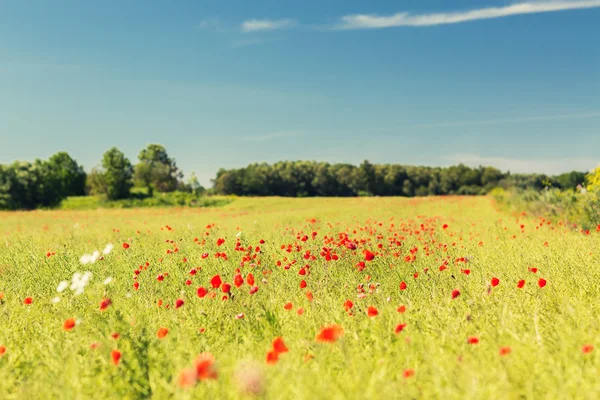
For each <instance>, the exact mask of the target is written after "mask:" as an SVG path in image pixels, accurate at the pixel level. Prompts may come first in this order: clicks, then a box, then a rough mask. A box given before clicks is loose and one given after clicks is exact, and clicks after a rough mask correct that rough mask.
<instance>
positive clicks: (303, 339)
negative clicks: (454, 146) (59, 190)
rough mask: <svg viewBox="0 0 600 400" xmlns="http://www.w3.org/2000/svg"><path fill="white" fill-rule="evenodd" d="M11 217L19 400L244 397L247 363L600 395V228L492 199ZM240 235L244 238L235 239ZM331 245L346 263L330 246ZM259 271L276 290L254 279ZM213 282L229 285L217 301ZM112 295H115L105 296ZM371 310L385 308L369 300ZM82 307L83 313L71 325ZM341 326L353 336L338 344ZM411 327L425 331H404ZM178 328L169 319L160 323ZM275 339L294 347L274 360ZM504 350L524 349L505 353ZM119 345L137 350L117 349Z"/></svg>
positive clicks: (274, 384) (5, 391)
mask: <svg viewBox="0 0 600 400" xmlns="http://www.w3.org/2000/svg"><path fill="white" fill-rule="evenodd" d="M0 221H1V224H0V233H1V234H2V244H1V245H2V247H0V292H2V293H3V295H0V296H3V298H2V300H1V302H2V304H1V305H0V319H1V320H0V323H1V326H2V329H0V346H5V348H6V350H5V352H4V354H3V355H1V356H0V382H2V384H1V385H0V398H2V399H5V398H6V399H10V398H15V399H17V398H18V399H21V398H61V399H62V398H146V397H150V396H152V397H155V398H207V397H208V398H218V399H223V398H239V397H243V396H244V394H243V389H240V386H243V387H245V390H246V391H248V390H249V389H248V385H245V386H244V385H243V383H247V380H248V379H249V378H248V376H249V375H248V374H249V372H248V371H247V370H248V369H249V370H251V372H252V373H253V374H254V375H252V376H253V379H255V380H257V381H259V382H260V383H262V388H263V391H262V392H261V394H260V396H264V397H265V398H286V399H290V398H293V399H302V398H306V399H312V398H327V399H332V398H357V399H358V398H360V399H365V398H460V399H464V398H477V399H481V398H574V397H578V398H596V397H597V396H598V393H599V392H600V387H599V386H600V384H599V383H598V379H597V377H598V374H599V373H600V370H599V369H598V362H599V360H598V356H597V351H596V350H592V351H589V350H590V348H589V347H588V348H587V350H586V352H584V351H583V346H585V345H596V346H597V345H598V339H597V338H598V333H599V332H600V329H599V328H600V320H599V318H598V305H597V299H598V298H599V296H600V286H599V283H598V282H600V279H599V278H600V268H598V267H599V265H600V257H598V255H597V253H598V248H599V246H600V234H597V233H595V232H593V233H592V234H590V235H585V234H582V233H580V232H577V231H571V230H568V229H567V228H565V227H563V226H559V225H555V224H548V223H547V222H545V221H543V220H540V219H533V218H529V217H519V218H518V219H517V217H515V216H511V215H508V214H505V213H501V212H500V211H497V210H496V208H495V207H494V205H493V203H492V200H491V199H489V198H485V197H479V198H468V197H466V198H461V197H447V198H415V199H399V198H352V199H322V198H321V199H319V198H316V199H289V198H239V199H237V200H236V201H234V202H233V203H231V204H228V205H226V206H224V207H217V208H199V209H196V208H168V209H167V208H151V209H131V210H108V209H107V210H95V211H67V210H57V211H34V212H21V213H2V214H0ZM213 224H214V225H213ZM445 224H447V228H446V229H444V225H445ZM209 225H210V227H209ZM521 225H523V227H521ZM240 232H241V233H240ZM313 232H316V235H315V236H314V238H313ZM207 233H208V235H207ZM345 234H347V235H348V238H349V240H350V241H354V240H355V239H356V244H355V245H356V247H357V248H356V249H355V250H351V247H352V246H347V245H346V244H345V243H347V242H346V241H344V240H343V238H344V235H345ZM305 236H306V241H303V238H304V237H305ZM219 238H222V239H225V242H224V243H223V244H222V245H221V246H217V240H218V239H219ZM238 239H239V241H240V245H239V246H238V247H243V249H244V251H240V250H238V251H236V250H235V247H236V240H238ZM261 240H264V243H263V244H261V243H260V241H261ZM203 241H205V243H204V244H202V243H203ZM108 243H112V244H114V249H113V250H112V251H111V252H110V253H109V254H107V255H104V256H103V257H104V259H103V260H100V259H98V260H97V261H96V262H95V263H93V264H87V265H82V264H81V263H80V258H81V256H82V255H84V254H91V253H92V252H94V251H95V250H98V251H99V252H100V253H101V252H102V250H103V249H104V248H105V246H106V244H108ZM123 243H127V244H128V245H129V248H127V249H125V248H124V247H123ZM398 243H401V245H399V244H398ZM379 244H381V248H378V247H379V246H378V245H379ZM257 247H259V249H258V251H257ZM282 247H283V248H282ZM415 248H416V249H417V250H416V251H415V250H414V249H415ZM175 249H177V251H175ZM288 249H289V250H290V251H289V252H288ZM327 249H329V251H327ZM364 249H368V250H370V251H372V252H373V253H374V254H375V258H374V259H373V261H370V262H369V261H365V257H364V254H363V250H364ZM411 249H412V250H413V252H411ZM307 251H308V252H309V253H308V255H307ZM217 252H218V253H225V254H226V258H224V257H218V258H216V257H215V253H217ZM53 253H54V254H53ZM327 253H329V257H327ZM203 254H208V256H207V257H206V258H203ZM332 255H336V256H337V258H338V259H337V260H334V259H332V260H331V261H327V260H326V259H327V258H331V256H332ZM254 256H256V257H254ZM411 256H414V257H415V260H414V261H410V257H411ZM244 257H246V259H247V261H245V262H244V263H243V266H242V265H241V262H242V260H243V258H244ZM248 258H249V260H248ZM333 258H335V257H333ZM184 259H185V261H184ZM407 260H408V261H407ZM446 260H447V261H446ZM294 261H295V262H294ZM445 261H446V262H445ZM259 262H260V264H259ZM360 262H365V268H364V269H363V270H362V271H359V269H360V268H357V265H358V264H359V263H360ZM146 263H148V268H147V269H145V268H141V272H139V275H137V279H136V280H134V276H136V275H135V271H136V270H137V271H140V266H145V265H146ZM278 264H279V265H278ZM288 265H289V266H290V267H289V269H286V266H288ZM305 265H309V268H308V273H307V274H306V275H300V274H299V271H300V269H301V268H302V267H304V266H305ZM443 265H446V266H447V267H446V268H440V267H442V266H443ZM193 268H196V269H197V273H196V274H195V275H191V274H190V270H191V269H193ZM237 268H239V269H240V273H241V274H242V276H243V277H244V283H243V285H241V286H240V287H239V288H237V287H236V286H235V285H234V276H235V274H236V269H237ZM531 268H537V271H536V272H535V273H534V272H532V270H531ZM440 269H441V270H440ZM465 270H469V271H470V273H469V274H468V275H467V274H466V273H465ZM84 271H91V272H92V278H91V279H90V281H89V283H88V284H87V286H85V290H84V293H83V294H81V295H79V296H76V295H75V293H74V292H73V291H72V290H71V289H70V288H67V289H66V290H65V291H64V292H62V293H58V292H57V290H56V289H57V286H58V285H59V283H60V282H61V281H63V280H66V281H69V283H71V282H72V277H73V274H74V273H76V272H84ZM461 271H462V272H461ZM249 273H251V274H253V275H254V277H255V285H256V286H258V288H259V289H258V292H256V293H254V294H252V295H251V294H250V293H249V292H250V289H251V287H252V286H251V285H248V283H247V281H246V278H247V276H248V274H249ZM159 274H161V275H163V278H164V279H163V280H162V281H159V280H157V277H158V275H159ZM216 274H219V275H220V277H221V278H222V280H223V281H224V282H227V283H229V284H231V285H232V289H231V293H230V294H229V295H228V297H229V298H228V300H227V301H222V300H221V298H222V296H224V294H223V292H222V290H221V288H219V289H212V287H211V283H210V281H211V278H212V277H213V276H214V275H216ZM415 274H418V275H416V278H415ZM108 277H112V278H113V279H112V281H111V282H110V283H108V284H106V285H105V284H104V281H105V279H106V278H108ZM494 277H496V278H498V279H499V284H498V285H497V286H495V287H492V286H491V280H492V278H494ZM540 278H543V279H545V280H546V282H547V284H546V286H544V287H540V286H539V285H538V281H539V279H540ZM188 279H189V280H191V284H190V285H187V284H186V280H188ZM302 280H305V281H306V284H307V287H306V288H301V287H300V283H301V281H302ZM519 280H525V281H526V283H525V285H524V287H523V288H521V289H519V288H517V283H518V282H519ZM135 281H137V282H139V289H138V290H135V288H134V282H135ZM401 282H405V283H406V290H400V283H401ZM359 285H363V287H364V294H362V295H359V290H357V288H358V286H359ZM370 285H373V289H370ZM201 286H202V287H204V288H206V289H208V290H209V293H215V295H214V298H211V297H210V296H212V295H207V296H206V297H203V298H199V297H198V296H197V289H198V288H199V287H201ZM454 290H458V291H459V292H460V294H459V295H458V296H456V298H454V299H452V297H453V296H452V293H453V291H454ZM307 292H310V293H312V297H313V300H312V301H310V300H309V297H310V296H307ZM370 292H372V293H370ZM27 297H31V298H32V303H31V304H29V305H25V304H24V300H25V298H27ZM56 297H58V298H60V301H58V302H55V301H56V300H55V298H56ZM103 299H110V300H111V302H112V304H110V306H108V307H107V308H106V310H105V311H101V310H100V305H101V301H102V300H103ZM178 299H180V300H183V305H182V306H180V307H179V308H177V309H176V308H175V304H176V301H177V300H178ZM347 300H351V302H352V303H353V307H352V308H351V309H350V310H349V311H347V310H346V309H345V307H344V304H345V303H346V301H347ZM160 301H162V305H161V306H160V307H159V306H158V304H159V302H160ZM288 303H291V307H289V306H288V307H284V306H285V305H286V304H288ZM167 305H168V308H167ZM369 306H372V307H374V308H376V309H377V315H376V316H373V317H369V316H368V315H367V310H368V307H369ZM400 306H405V311H404V312H403V313H401V312H399V311H398V309H399V307H400ZM287 308H289V309H287ZM300 308H301V309H303V311H304V312H303V313H301V315H299V314H300V313H299V312H298V310H299V309H300ZM240 314H243V317H240ZM350 314H351V315H350ZM236 316H237V318H236ZM70 318H74V319H75V320H76V321H77V323H76V325H75V326H74V327H73V328H72V329H70V330H68V331H66V330H65V329H64V325H65V321H67V320H68V319H70ZM328 324H338V325H339V326H341V327H342V328H343V330H344V333H343V336H341V338H340V339H339V340H338V341H336V342H334V343H320V342H318V341H317V340H316V337H317V335H318V334H319V332H320V330H321V328H322V327H324V326H326V325H328ZM398 324H406V327H405V328H404V329H402V330H401V332H399V333H395V329H396V327H397V326H398ZM161 328H166V329H167V330H168V333H167V334H166V336H164V338H162V339H159V338H158V336H157V333H158V331H159V329H161ZM162 332H163V333H164V330H163V331H162ZM113 333H118V334H119V337H118V339H114V338H113V336H112V334H113ZM276 337H281V338H283V341H284V342H285V345H286V347H287V348H288V349H289V351H288V352H286V353H282V354H279V358H278V361H277V363H276V364H274V365H271V364H268V363H267V354H268V353H269V351H272V348H273V340H274V339H275V338H276ZM470 337H475V338H477V339H478V340H479V343H478V344H470V343H468V338H470ZM91 347H95V348H91ZM503 348H505V349H510V352H508V350H504V353H507V354H505V355H501V354H500V353H501V349H503ZM113 350H118V351H119V352H120V353H121V359H120V360H119V363H118V364H117V365H114V364H113V362H112V360H113V358H112V356H111V351H113ZM204 352H208V353H211V354H212V355H213V356H214V358H215V364H214V365H215V367H216V369H217V371H218V378H217V379H216V380H211V379H209V380H202V381H198V382H196V383H195V384H194V385H193V386H192V387H189V388H182V387H180V385H179V382H180V374H181V373H182V371H185V370H186V369H189V368H191V367H193V366H194V362H195V360H196V358H197V357H198V355H199V354H201V353H204ZM247 362H252V364H249V365H250V367H247V366H246V367H244V365H246V364H244V363H247ZM240 370H241V372H240ZM413 372H414V375H413V374H412V373H413ZM259 386H260V385H259Z"/></svg>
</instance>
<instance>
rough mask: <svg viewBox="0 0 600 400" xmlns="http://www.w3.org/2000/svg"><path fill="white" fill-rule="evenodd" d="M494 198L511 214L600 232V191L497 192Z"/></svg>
mask: <svg viewBox="0 0 600 400" xmlns="http://www.w3.org/2000/svg"><path fill="white" fill-rule="evenodd" d="M491 195H492V196H493V197H494V198H495V199H496V201H497V202H498V204H499V205H500V206H502V207H504V208H507V209H509V210H511V211H515V212H527V213H530V214H534V215H538V216H541V217H544V218H547V219H551V220H557V221H561V222H563V223H564V224H565V225H566V226H571V227H579V228H581V229H584V230H597V229H600V191H588V190H585V189H583V188H581V189H575V190H574V189H565V190H561V189H556V188H548V189H544V190H532V189H528V190H520V189H512V190H508V191H506V190H503V189H501V188H497V189H494V190H493V191H492V192H491Z"/></svg>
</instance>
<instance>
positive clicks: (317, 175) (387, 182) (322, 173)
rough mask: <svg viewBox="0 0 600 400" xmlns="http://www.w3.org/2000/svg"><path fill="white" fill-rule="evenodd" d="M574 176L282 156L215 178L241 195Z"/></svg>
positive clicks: (485, 184)
mask: <svg viewBox="0 0 600 400" xmlns="http://www.w3.org/2000/svg"><path fill="white" fill-rule="evenodd" d="M579 176H581V173H577V172H576V173H575V175H574V178H573V179H561V180H560V181H559V180H558V179H557V178H555V177H550V176H547V175H538V174H509V173H503V172H501V171H499V170H498V169H496V168H493V167H478V168H470V167H467V166H465V165H462V164H460V165H457V166H452V167H447V168H441V167H418V166H407V165H399V164H372V163H370V162H369V161H364V162H363V163H362V164H361V165H359V166H354V165H351V164H329V163H324V162H314V161H312V162H311V161H295V162H293V161H282V162H278V163H275V164H272V165H271V164H266V163H261V164H250V165H248V166H247V167H245V168H240V169H231V170H226V169H221V170H219V171H218V172H217V176H216V178H215V179H214V180H213V183H214V191H215V192H216V193H220V194H235V195H239V196H286V197H305V196H340V197H347V196H407V197H412V196H429V195H449V194H462V195H481V194H486V193H488V192H489V191H490V190H491V189H493V188H494V187H497V186H499V187H503V188H506V189H508V188H513V187H514V188H521V189H542V188H544V187H546V186H547V185H551V186H553V187H573V188H574V187H575V186H574V185H576V184H575V183H574V182H576V181H577V177H579Z"/></svg>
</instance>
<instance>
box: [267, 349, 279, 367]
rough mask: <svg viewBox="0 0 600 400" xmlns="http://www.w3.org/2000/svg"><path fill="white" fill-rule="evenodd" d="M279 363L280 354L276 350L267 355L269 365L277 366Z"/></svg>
mask: <svg viewBox="0 0 600 400" xmlns="http://www.w3.org/2000/svg"><path fill="white" fill-rule="evenodd" d="M278 361H279V353H277V352H276V351H274V350H271V351H269V352H268V353H267V364H269V365H275V364H277V362H278Z"/></svg>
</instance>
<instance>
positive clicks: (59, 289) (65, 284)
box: [56, 281, 69, 293]
mask: <svg viewBox="0 0 600 400" xmlns="http://www.w3.org/2000/svg"><path fill="white" fill-rule="evenodd" d="M68 287H69V282H67V281H62V282H61V283H59V284H58V286H57V287H56V291H57V292H58V293H62V292H64V291H65V289H66V288H68Z"/></svg>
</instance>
